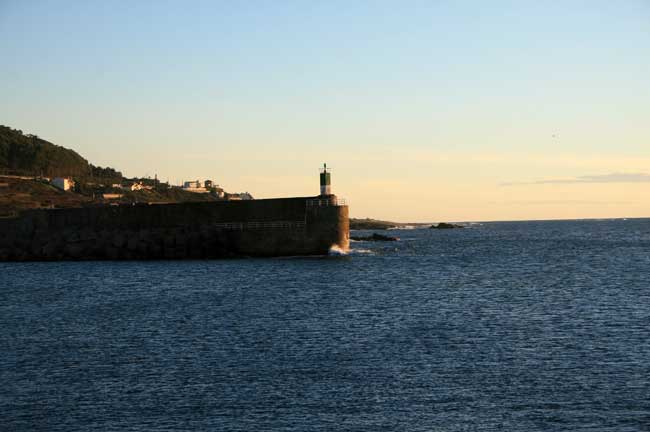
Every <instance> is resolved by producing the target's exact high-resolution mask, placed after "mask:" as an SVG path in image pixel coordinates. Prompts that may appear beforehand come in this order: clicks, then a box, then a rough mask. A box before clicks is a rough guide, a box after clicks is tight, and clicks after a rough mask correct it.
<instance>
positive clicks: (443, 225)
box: [429, 222, 464, 229]
mask: <svg viewBox="0 0 650 432" xmlns="http://www.w3.org/2000/svg"><path fill="white" fill-rule="evenodd" d="M429 228H431V229H456V228H464V227H463V226H462V225H456V224H450V223H445V222H440V223H439V224H438V225H431V226H430V227H429Z"/></svg>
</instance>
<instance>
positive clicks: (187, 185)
mask: <svg viewBox="0 0 650 432" xmlns="http://www.w3.org/2000/svg"><path fill="white" fill-rule="evenodd" d="M183 190H184V191H186V192H194V193H208V192H210V191H209V190H208V189H207V188H205V187H203V185H202V184H201V182H200V181H198V180H196V181H186V182H183Z"/></svg>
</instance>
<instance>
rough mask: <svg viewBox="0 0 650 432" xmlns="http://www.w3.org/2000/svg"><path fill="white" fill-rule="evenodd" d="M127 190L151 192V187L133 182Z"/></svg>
mask: <svg viewBox="0 0 650 432" xmlns="http://www.w3.org/2000/svg"><path fill="white" fill-rule="evenodd" d="M129 189H131V190H132V191H139V190H152V189H153V186H149V185H146V184H144V183H142V182H135V183H133V184H132V185H131V186H130V187H129Z"/></svg>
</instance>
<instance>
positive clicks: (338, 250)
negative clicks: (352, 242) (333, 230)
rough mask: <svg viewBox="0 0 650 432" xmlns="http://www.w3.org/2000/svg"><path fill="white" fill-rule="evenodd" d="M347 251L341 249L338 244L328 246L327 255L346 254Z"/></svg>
mask: <svg viewBox="0 0 650 432" xmlns="http://www.w3.org/2000/svg"><path fill="white" fill-rule="evenodd" d="M347 254H348V252H347V251H346V250H344V249H341V248H340V247H339V246H338V245H332V246H330V250H329V253H328V255H329V256H346V255H347Z"/></svg>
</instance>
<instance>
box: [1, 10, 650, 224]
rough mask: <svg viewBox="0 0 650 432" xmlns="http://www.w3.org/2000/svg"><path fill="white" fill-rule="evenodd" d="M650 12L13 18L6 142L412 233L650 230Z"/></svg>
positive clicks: (59, 14)
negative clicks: (606, 225) (45, 145)
mask: <svg viewBox="0 0 650 432" xmlns="http://www.w3.org/2000/svg"><path fill="white" fill-rule="evenodd" d="M649 18H650V3H648V2H646V1H641V0H639V1H629V2H625V3H622V4H621V3H619V4H613V3H611V2H605V1H593V2H581V1H571V2H563V3H561V4H560V3H558V4H552V5H542V4H538V2H533V1H523V2H521V1H517V2H515V1H498V2H490V3H489V4H487V3H484V2H476V1H468V2H462V3H458V2H446V1H442V2H436V3H433V2H409V3H408V4H402V3H400V4H399V5H398V4H396V3H389V2H359V3H354V4H349V3H344V2H328V3H327V4H311V3H309V4H308V3H299V2H285V3H282V4H278V3H273V2H254V3H248V4H238V3H214V2H207V1H206V2H204V1H197V2H192V3H191V4H190V5H186V4H183V3H180V2H178V3H176V2H146V1H143V2H138V3H136V4H126V3H120V2H103V3H87V2H80V1H79V2H78V1H70V2H65V3H57V2H49V1H32V2H19V1H11V0H10V1H4V2H2V3H0V56H1V58H2V59H3V67H2V68H0V83H2V84H0V98H1V100H2V101H3V103H2V104H0V123H2V124H6V125H7V126H10V127H12V128H16V129H21V130H23V131H24V132H25V133H34V134H37V135H39V136H41V137H42V138H44V139H47V140H49V141H52V142H53V143H55V144H58V145H62V146H65V147H68V148H71V149H73V150H75V151H77V152H78V153H80V154H81V155H82V156H84V157H85V158H87V159H88V160H89V161H90V162H92V163H94V164H97V165H102V166H111V167H114V168H116V169H120V170H121V171H122V172H123V173H124V174H125V175H126V176H146V175H150V176H151V177H153V176H154V175H156V174H157V175H158V178H159V179H161V180H163V181H165V180H169V181H170V182H172V183H178V182H182V181H184V180H194V179H206V178H209V179H213V180H215V181H216V182H217V183H219V184H221V185H222V186H224V187H225V188H226V190H228V191H233V192H243V191H248V192H250V193H251V194H253V196H255V197H256V198H271V197H284V196H306V195H316V194H317V193H318V168H319V167H320V166H321V165H322V163H323V162H327V164H328V166H331V167H332V168H333V171H332V186H333V192H334V193H336V194H337V195H339V196H341V197H344V198H346V199H347V200H348V201H349V203H350V212H351V216H352V217H359V218H365V217H370V218H376V219H384V220H393V221H399V222H418V221H423V222H424V221H497V220H499V221H507V220H545V219H601V218H602V219H609V218H636V217H648V216H650V200H649V199H648V196H649V192H650V152H649V151H648V143H649V142H650V130H649V129H648V127H647V122H648V118H650V103H649V102H648V101H649V100H650V86H648V84H647V80H648V78H647V77H648V76H649V75H650V59H649V58H648V56H647V55H645V54H646V53H647V52H648V49H649V48H650V27H649V26H648V22H649Z"/></svg>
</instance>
